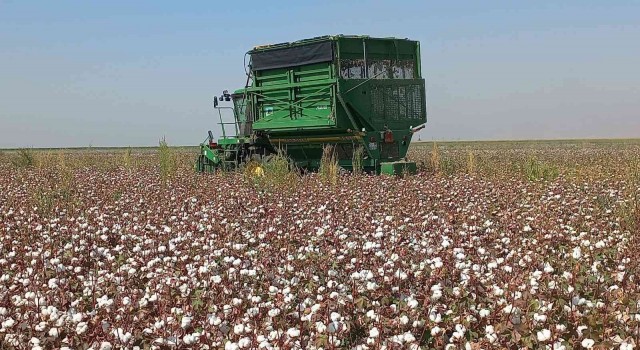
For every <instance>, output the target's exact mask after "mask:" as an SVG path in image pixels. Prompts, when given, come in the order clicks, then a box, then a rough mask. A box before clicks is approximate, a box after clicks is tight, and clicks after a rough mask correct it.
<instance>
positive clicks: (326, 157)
mask: <svg viewBox="0 0 640 350" xmlns="http://www.w3.org/2000/svg"><path fill="white" fill-rule="evenodd" d="M319 175H320V178H321V179H322V180H323V181H324V182H325V183H328V184H331V185H333V186H335V185H337V184H338V176H339V175H340V166H339V165H338V159H337V158H336V152H335V148H334V146H332V145H326V146H324V147H323V149H322V158H321V159H320V169H319Z"/></svg>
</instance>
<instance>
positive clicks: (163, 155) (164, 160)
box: [158, 137, 177, 184]
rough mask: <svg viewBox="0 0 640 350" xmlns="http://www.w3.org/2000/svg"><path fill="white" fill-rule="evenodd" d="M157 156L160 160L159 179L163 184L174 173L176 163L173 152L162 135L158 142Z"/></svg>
mask: <svg viewBox="0 0 640 350" xmlns="http://www.w3.org/2000/svg"><path fill="white" fill-rule="evenodd" d="M158 157H159V161H160V180H161V181H162V183H163V184H166V183H167V181H168V180H169V179H170V178H171V177H172V176H173V175H174V174H175V172H176V169H177V163H176V157H175V153H174V151H173V149H171V147H169V144H168V143H167V141H166V139H165V138H164V137H163V138H162V139H161V140H160V142H159V147H158Z"/></svg>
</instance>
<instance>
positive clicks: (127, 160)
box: [122, 147, 133, 171]
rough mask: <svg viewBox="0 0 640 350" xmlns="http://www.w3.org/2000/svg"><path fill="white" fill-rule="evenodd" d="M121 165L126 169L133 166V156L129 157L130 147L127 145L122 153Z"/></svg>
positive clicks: (129, 169)
mask: <svg viewBox="0 0 640 350" xmlns="http://www.w3.org/2000/svg"><path fill="white" fill-rule="evenodd" d="M122 165H123V166H124V168H125V169H127V170H128V171H131V169H132V168H133V158H132V157H131V147H127V149H126V150H124V153H123V154H122Z"/></svg>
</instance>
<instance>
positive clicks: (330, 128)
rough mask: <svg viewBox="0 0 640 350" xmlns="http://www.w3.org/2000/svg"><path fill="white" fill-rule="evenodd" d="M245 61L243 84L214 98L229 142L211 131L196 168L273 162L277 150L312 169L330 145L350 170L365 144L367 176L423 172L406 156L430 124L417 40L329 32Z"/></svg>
mask: <svg viewBox="0 0 640 350" xmlns="http://www.w3.org/2000/svg"><path fill="white" fill-rule="evenodd" d="M247 57H248V58H249V62H248V65H247V67H246V68H247V80H246V84H245V87H244V88H243V89H238V90H235V91H234V92H233V93H229V92H227V91H225V92H224V93H223V94H222V96H221V97H220V98H218V97H215V98H214V107H215V108H216V110H218V113H219V116H220V123H219V125H220V126H221V129H222V130H221V132H222V136H221V137H220V138H218V139H217V140H216V139H214V137H213V134H212V133H211V131H209V137H208V139H207V141H205V142H204V143H202V144H201V145H200V154H199V156H198V160H197V163H196V169H197V170H198V171H201V172H214V171H218V170H233V169H237V168H239V167H241V166H242V164H244V163H247V162H249V161H257V162H268V161H269V159H270V158H271V157H273V156H274V155H275V154H277V153H278V152H284V153H285V155H287V156H288V157H289V158H290V159H291V160H292V162H294V163H295V165H296V166H298V167H299V168H302V169H306V170H311V171H313V170H315V169H318V167H319V166H320V161H321V158H322V154H323V149H324V147H325V146H327V145H331V146H333V151H334V152H335V157H336V159H337V160H338V164H339V165H340V166H341V167H343V168H345V169H347V170H351V169H352V168H353V164H354V152H355V151H356V150H357V149H358V148H361V151H360V152H356V154H360V155H362V156H361V158H360V159H359V160H358V161H357V164H361V166H362V167H363V168H364V170H366V171H369V172H374V173H381V172H382V173H390V174H394V173H398V172H400V171H409V172H412V171H415V169H416V165H415V163H413V162H409V161H407V159H406V154H407V150H408V148H409V144H410V143H411V139H412V135H413V134H414V133H415V132H417V131H418V130H420V129H422V128H424V124H425V123H426V121H427V113H426V99H425V81H424V79H422V75H421V67H420V44H419V42H417V41H413V40H408V39H398V38H372V37H368V36H346V35H336V36H323V37H317V38H312V39H305V40H300V41H295V42H291V43H282V44H274V45H264V46H257V47H255V48H254V49H252V50H251V51H249V52H248V53H247ZM223 102H232V103H228V106H222V105H223V104H224V103H223ZM223 110H227V111H228V113H226V114H232V115H233V118H234V119H233V121H228V122H225V121H224V118H223V114H222V111H223Z"/></svg>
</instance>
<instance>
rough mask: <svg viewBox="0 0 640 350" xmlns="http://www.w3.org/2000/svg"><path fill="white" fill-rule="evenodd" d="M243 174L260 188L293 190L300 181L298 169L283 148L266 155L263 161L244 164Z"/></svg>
mask: <svg viewBox="0 0 640 350" xmlns="http://www.w3.org/2000/svg"><path fill="white" fill-rule="evenodd" d="M243 174H244V176H245V179H248V180H250V182H252V183H253V184H254V186H256V188H258V189H259V190H269V191H278V190H291V189H294V188H295V187H296V185H297V184H298V182H299V174H298V171H297V169H296V168H295V166H294V165H293V164H292V161H291V159H289V157H287V156H286V154H285V153H284V152H283V151H281V150H279V151H278V152H277V153H276V154H273V155H269V156H267V157H265V159H264V160H263V161H262V162H257V161H251V162H248V163H247V164H245V165H244V170H243Z"/></svg>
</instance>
